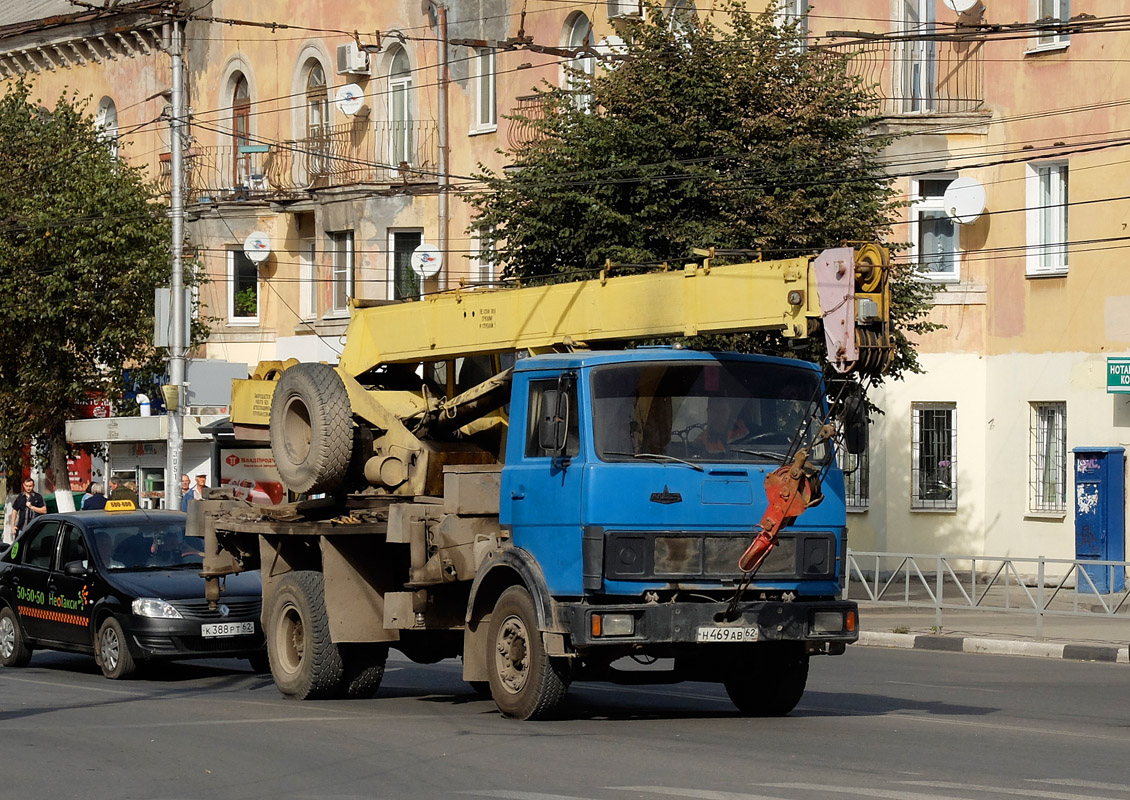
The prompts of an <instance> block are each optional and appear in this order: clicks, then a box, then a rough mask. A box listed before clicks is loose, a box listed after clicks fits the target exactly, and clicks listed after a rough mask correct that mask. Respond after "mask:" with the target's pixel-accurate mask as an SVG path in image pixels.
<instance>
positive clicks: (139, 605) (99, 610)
mask: <svg viewBox="0 0 1130 800" xmlns="http://www.w3.org/2000/svg"><path fill="white" fill-rule="evenodd" d="M129 507H130V508H132V504H130V505H129ZM186 519H187V515H186V514H184V513H183V512H180V511H137V510H127V511H80V512H75V513H70V514H47V515H45V516H42V517H39V518H38V519H36V520H35V522H33V523H32V525H31V526H29V527H28V529H27V530H25V531H24V532H23V533H22V534H21V535H20V537H19V538H18V539H17V540H16V541H15V543H14V544H13V545H12V546H11V548H10V549H9V550H8V552H7V553H5V554H4V555H3V557H0V664H3V665H4V666H6V667H21V666H24V665H26V664H27V663H28V660H29V659H30V658H31V653H32V650H34V649H38V648H44V649H49V650H69V651H73V652H77V653H90V654H92V655H93V656H94V658H95V660H96V661H97V662H98V665H99V666H100V667H101V668H102V672H103V674H104V675H105V676H106V677H107V678H115V679H118V678H126V677H129V676H130V675H131V674H133V673H134V672H135V671H136V669H137V666H138V664H139V663H140V662H145V661H156V660H172V659H184V658H202V657H209V658H211V657H218V656H231V657H234V658H246V659H249V660H250V661H251V665H252V667H254V668H255V669H256V671H265V670H266V669H267V654H266V647H265V644H264V639H263V629H262V626H261V624H260V622H259V610H260V607H261V606H262V595H261V592H262V587H261V584H260V580H259V573H258V572H247V573H242V574H239V575H232V576H229V577H228V578H227V579H226V586H225V593H224V595H223V597H222V599H221V602H220V603H219V604H218V606H217V607H216V608H215V609H211V608H209V607H208V601H207V600H205V599H204V579H203V578H201V577H200V575H199V572H200V569H201V566H202V561H203V556H202V551H203V546H204V543H203V540H202V539H200V538H199V537H194V536H189V537H186V536H185V520H186Z"/></svg>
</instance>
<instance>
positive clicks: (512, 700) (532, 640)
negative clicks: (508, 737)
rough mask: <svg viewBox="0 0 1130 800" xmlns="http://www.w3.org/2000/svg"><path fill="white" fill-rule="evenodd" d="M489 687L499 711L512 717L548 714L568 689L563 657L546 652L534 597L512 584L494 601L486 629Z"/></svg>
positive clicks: (544, 715)
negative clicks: (488, 649) (552, 655)
mask: <svg viewBox="0 0 1130 800" xmlns="http://www.w3.org/2000/svg"><path fill="white" fill-rule="evenodd" d="M487 643H488V647H490V651H489V652H488V653H487V663H488V665H489V670H490V692H491V695H492V696H493V697H494V702H495V704H496V705H497V706H498V710H499V711H501V712H502V713H503V715H504V716H507V717H510V718H512V719H540V718H543V717H546V716H549V715H550V714H551V713H552V712H553V711H554V710H555V709H556V708H557V706H558V705H560V703H561V701H562V700H563V699H564V698H565V692H566V691H567V690H568V688H569V682H568V669H567V665H566V664H565V659H562V658H552V657H551V656H550V655H549V654H547V653H546V652H545V646H544V645H543V644H542V640H541V632H540V631H539V630H538V624H537V613H536V612H535V610H534V601H533V599H532V598H531V597H530V593H529V592H527V591H526V590H525V589H524V588H523V587H521V586H511V587H510V588H509V589H507V590H506V591H505V592H503V593H502V596H501V597H499V598H498V602H497V603H496V604H495V606H494V612H493V613H492V614H491V618H490V627H489V629H488V634H487Z"/></svg>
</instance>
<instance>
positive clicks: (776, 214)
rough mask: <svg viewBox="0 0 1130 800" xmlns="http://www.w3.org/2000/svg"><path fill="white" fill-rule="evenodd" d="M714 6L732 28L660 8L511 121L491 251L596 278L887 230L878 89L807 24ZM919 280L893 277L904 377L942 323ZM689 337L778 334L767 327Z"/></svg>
mask: <svg viewBox="0 0 1130 800" xmlns="http://www.w3.org/2000/svg"><path fill="white" fill-rule="evenodd" d="M718 9H719V10H718V11H716V12H715V15H714V16H715V17H717V18H718V19H720V20H722V21H723V24H724V27H723V26H722V25H720V24H716V23H715V22H714V21H713V18H712V17H707V18H704V19H702V20H693V19H689V18H686V17H682V18H680V19H677V20H671V19H668V18H666V17H665V16H664V15H663V13H662V12H661V11H660V9H658V8H656V7H654V6H652V7H649V8H648V13H647V15H646V19H645V21H643V22H639V23H636V24H635V25H634V26H633V27H632V28H631V29H630V31H629V32H628V34H627V39H628V44H627V52H626V54H625V56H624V57H623V58H622V59H620V60H618V61H617V62H613V63H611V64H608V63H606V64H604V65H603V68H601V67H598V68H597V69H596V71H595V75H594V76H593V77H592V78H591V79H589V78H587V77H586V76H585V75H583V74H582V73H581V72H579V71H578V72H574V73H573V77H574V80H573V81H572V86H571V87H569V88H558V87H553V86H549V85H548V84H547V85H545V86H544V87H543V88H542V89H541V90H539V95H540V99H541V100H542V106H541V109H542V111H543V112H544V113H537V114H530V115H529V116H517V117H516V119H517V120H518V121H519V123H520V124H521V125H522V126H523V127H524V128H525V130H526V131H528V132H529V133H530V134H531V135H530V136H529V137H528V139H529V142H528V143H527V144H525V145H523V146H521V147H519V148H517V149H514V150H510V151H506V152H504V155H506V156H507V157H508V161H509V162H510V168H508V169H507V170H506V171H505V172H504V173H500V172H496V171H493V170H490V169H487V168H485V167H484V168H481V174H480V175H478V176H477V177H478V178H479V179H481V180H482V182H483V188H482V189H480V190H478V191H474V192H471V193H470V194H469V200H470V202H471V203H472V205H473V206H474V208H475V210H476V214H477V216H476V219H475V221H474V222H473V224H472V230H474V231H475V232H476V233H477V234H478V236H479V237H480V240H481V241H482V243H483V250H482V252H481V253H480V254H479V255H480V257H481V258H482V259H484V260H487V261H491V262H493V263H494V264H496V265H498V266H499V267H500V268H501V274H502V275H503V276H504V277H515V278H521V279H522V280H523V282H526V283H531V282H537V281H559V280H577V279H580V278H582V277H589V276H591V275H592V271H593V270H595V269H598V268H599V267H601V266H602V265H603V264H604V263H605V260H606V259H611V260H612V261H613V262H617V263H619V264H624V265H629V266H626V267H622V268H620V269H618V271H629V270H631V269H633V266H630V265H634V268H635V269H637V270H642V269H648V268H654V266H655V265H657V264H659V263H662V262H664V261H671V262H674V263H679V262H680V261H682V260H684V259H687V258H688V257H690V256H691V250H692V248H695V247H710V246H713V247H717V248H724V249H741V250H755V251H760V252H761V253H762V254H763V256H764V257H765V258H767V259H771V258H786V257H792V256H797V255H801V254H807V253H813V252H818V251H820V250H821V249H824V248H827V247H836V246H841V245H843V244H844V243H848V242H859V241H881V240H884V239H886V238H888V237H889V235H890V233H891V227H892V223H893V222H894V221H895V219H896V217H897V209H898V207H899V203H898V201H897V200H896V198H895V195H894V191H893V189H892V187H891V180H890V178H889V177H888V176H887V175H886V174H885V172H884V170H883V166H882V152H883V149H884V148H885V147H886V146H887V145H888V144H889V143H890V141H891V139H890V137H888V136H885V135H882V134H880V133H878V132H877V126H876V122H877V119H876V117H875V116H874V114H875V109H876V108H877V103H876V98H875V96H874V93H873V90H872V87H869V86H866V85H864V84H863V83H862V82H861V81H860V80H859V79H858V78H855V77H852V75H851V73H850V71H849V68H848V67H849V65H848V62H847V60H846V59H845V58H844V57H841V56H837V55H835V54H832V53H829V52H827V51H824V50H816V49H814V48H807V47H805V46H804V40H803V39H802V37H801V34H800V31H799V30H798V29H797V28H796V27H795V26H787V27H784V28H781V27H778V26H777V25H775V24H774V21H773V20H772V17H771V16H770V15H768V14H763V15H753V14H751V13H749V12H748V11H747V10H745V8H744V7H743V6H742V5H740V4H738V3H736V2H729V3H727V4H720V5H719V6H718ZM578 87H579V88H578ZM911 278H912V270H910V269H908V268H902V269H899V268H896V269H895V270H894V272H893V280H892V288H893V293H894V298H893V303H892V306H893V316H894V319H895V322H896V324H897V330H896V334H895V338H896V343H897V350H896V354H895V359H894V365H893V369H892V373H893V374H894V375H896V376H897V375H900V374H902V373H903V372H905V371H920V370H919V366H918V362H917V358H916V355H915V351H914V348H913V346H912V345H911V343H910V341H909V340H908V338H907V335H908V334H911V335H913V334H915V333H918V332H922V331H925V330H930V329H932V327H933V326H932V325H931V324H929V323H928V322H927V321H926V320H925V318H924V317H925V314H926V313H927V312H928V310H929V304H928V300H929V297H930V290H929V288H928V287H924V286H923V285H922V284H920V283H918V282H916V281H913V280H912V279H911ZM694 344H695V345H701V346H709V347H719V346H721V347H727V348H733V349H740V350H751V349H752V350H756V351H759V352H778V351H780V350H781V349H782V348H783V347H784V344H783V342H782V341H781V340H779V339H778V338H775V337H773V336H769V335H765V336H757V335H755V336H730V337H710V338H709V339H705V338H704V339H699V340H697V341H696V342H694ZM815 348H816V345H813V346H812V347H811V348H810V349H809V351H808V352H807V353H805V354H804V355H805V356H806V357H809V358H811V359H812V360H817V358H818V351H817V350H816V349H815Z"/></svg>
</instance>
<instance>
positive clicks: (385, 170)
mask: <svg viewBox="0 0 1130 800" xmlns="http://www.w3.org/2000/svg"><path fill="white" fill-rule="evenodd" d="M438 154H439V146H438V139H437V127H436V124H435V123H434V122H409V123H379V124H377V125H374V126H371V127H370V126H367V125H366V126H360V127H359V126H357V125H354V124H346V125H339V126H336V127H332V128H326V129H324V130H322V131H320V132H318V133H315V134H313V135H311V136H307V137H305V138H303V139H295V140H289V141H284V142H279V143H275V144H247V145H241V146H239V147H235V146H231V145H228V146H224V147H193V148H191V149H189V150H187V151H186V152H185V200H186V202H205V203H207V202H215V201H227V200H249V199H253V198H255V199H295V198H300V197H304V196H307V195H309V194H310V193H312V192H316V191H317V190H319V189H329V188H334V187H340V186H356V185H358V184H376V185H382V186H388V185H395V184H419V183H435V182H436V174H435V170H436V167H437V164H438ZM170 164H171V161H170V158H169V155H168V154H167V153H166V154H163V155H162V156H161V172H160V176H159V181H158V185H159V187H160V190H161V192H162V193H163V194H168V193H169V191H170V189H171V184H172V181H171V168H170Z"/></svg>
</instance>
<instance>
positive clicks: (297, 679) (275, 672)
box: [267, 571, 344, 700]
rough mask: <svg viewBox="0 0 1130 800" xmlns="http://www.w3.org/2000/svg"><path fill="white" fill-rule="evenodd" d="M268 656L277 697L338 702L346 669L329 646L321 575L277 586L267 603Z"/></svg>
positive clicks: (300, 575) (307, 574) (293, 576)
mask: <svg viewBox="0 0 1130 800" xmlns="http://www.w3.org/2000/svg"><path fill="white" fill-rule="evenodd" d="M268 619H269V620H270V623H269V631H268V635H267V654H268V656H269V657H270V661H271V675H272V676H273V677H274V679H275V685H276V686H278V687H279V691H280V692H282V693H283V694H284V695H286V696H287V697H293V698H295V699H296V700H325V699H327V698H331V697H337V696H339V693H340V690H341V687H342V685H343V684H342V681H343V679H344V666H343V664H342V661H341V653H340V651H339V650H338V646H337V645H336V644H334V643H333V642H331V641H330V621H329V617H328V615H327V614H326V603H325V600H324V596H323V594H322V573H320V572H312V571H298V572H290V573H287V574H286V575H284V576H283V577H282V579H281V580H279V582H278V585H277V586H276V587H275V591H274V595H273V597H272V599H271V613H270V615H269V616H268Z"/></svg>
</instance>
